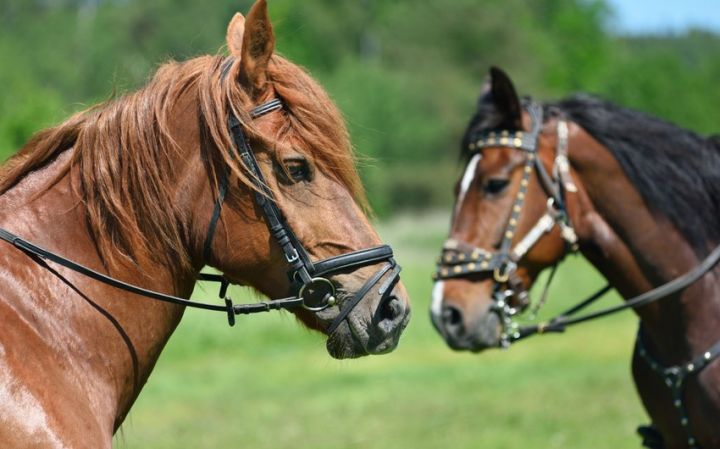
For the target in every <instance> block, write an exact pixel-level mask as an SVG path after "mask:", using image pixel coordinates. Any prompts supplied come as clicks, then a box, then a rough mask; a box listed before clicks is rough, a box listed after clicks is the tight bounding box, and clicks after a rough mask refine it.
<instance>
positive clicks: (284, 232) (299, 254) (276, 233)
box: [0, 99, 400, 334]
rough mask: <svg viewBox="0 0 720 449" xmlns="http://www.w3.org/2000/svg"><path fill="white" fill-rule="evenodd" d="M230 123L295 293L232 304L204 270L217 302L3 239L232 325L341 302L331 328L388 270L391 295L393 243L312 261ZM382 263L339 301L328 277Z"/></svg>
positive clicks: (395, 276) (1, 235)
mask: <svg viewBox="0 0 720 449" xmlns="http://www.w3.org/2000/svg"><path fill="white" fill-rule="evenodd" d="M282 107H283V104H282V102H281V101H280V100H278V99H274V100H271V101H269V102H267V103H264V104H262V105H260V106H258V107H256V108H254V109H252V110H251V111H250V117H251V118H253V119H255V118H258V117H261V116H263V115H265V114H269V113H271V112H274V111H277V110H280V109H282ZM228 129H229V131H230V133H231V135H232V138H233V142H234V144H235V148H234V154H236V155H237V156H239V158H240V160H242V163H243V165H244V168H245V169H246V170H248V171H249V173H250V175H251V176H250V178H251V179H252V182H253V187H254V188H255V193H254V199H255V202H256V203H257V204H258V205H259V206H260V208H261V209H262V211H263V215H264V216H265V220H266V222H267V226H268V229H269V230H270V233H271V234H272V235H273V237H274V238H275V240H276V241H277V242H278V244H279V245H280V248H281V249H282V252H283V254H284V256H285V260H286V261H287V263H288V264H289V265H290V270H289V271H288V276H289V278H290V281H291V290H292V291H293V292H294V296H291V297H287V298H281V299H276V300H272V301H266V302H258V303H253V304H234V303H233V301H232V299H231V298H230V297H229V296H228V295H227V290H228V286H229V285H230V281H229V280H228V279H227V278H225V277H224V276H222V275H219V274H211V273H200V275H199V277H198V280H199V281H206V282H218V283H220V293H219V296H220V298H221V299H222V300H223V301H224V303H225V304H224V305H218V304H210V303H205V302H196V301H190V300H188V299H185V298H180V297H177V296H172V295H167V294H164V293H160V292H156V291H153V290H148V289H145V288H142V287H138V286H136V285H133V284H129V283H126V282H123V281H120V280H118V279H116V278H113V277H111V276H108V275H106V274H103V273H100V272H98V271H95V270H92V269H90V268H88V267H85V266H83V265H81V264H78V263H77V262H74V261H72V260H70V259H67V258H65V257H63V256H61V255H59V254H56V253H54V252H52V251H48V250H46V249H44V248H41V247H39V246H37V245H35V244H33V243H31V242H29V241H27V240H25V239H23V238H21V237H19V236H17V235H15V234H13V233H11V232H9V231H7V230H5V229H2V228H0V240H4V241H6V242H8V243H10V244H12V245H13V246H15V247H16V248H18V249H19V250H21V251H23V252H25V253H26V254H28V255H30V256H31V257H32V258H33V259H34V260H35V261H36V262H38V263H43V264H44V263H45V261H51V262H54V263H56V264H58V265H61V266H64V267H66V268H69V269H70V270H73V271H75V272H77V273H80V274H82V275H84V276H87V277H89V278H92V279H94V280H96V281H99V282H102V283H104V284H107V285H110V286H112V287H115V288H118V289H120V290H124V291H127V292H130V293H133V294H136V295H140V296H143V297H146V298H149V299H155V300H159V301H164V302H169V303H173V304H178V305H182V306H186V307H194V308H199V309H205V310H212V311H222V312H225V313H226V314H227V319H228V324H229V325H230V326H233V325H235V316H236V315H241V314H252V313H259V312H267V311H270V310H280V309H297V308H304V309H306V310H309V311H312V312H318V311H321V310H325V309H327V308H329V307H333V306H336V305H337V306H338V307H339V311H338V314H337V315H336V316H335V318H334V320H333V322H332V323H331V324H330V326H329V327H328V329H327V330H326V332H327V333H328V334H330V333H332V332H333V331H335V329H337V327H338V326H340V324H341V323H342V322H343V320H344V319H345V318H346V317H347V315H348V314H349V313H350V312H351V311H352V310H353V309H354V308H355V306H357V304H358V303H359V302H360V300H362V298H363V297H364V296H365V295H366V294H367V293H368V292H369V291H370V289H371V288H373V287H374V286H375V285H377V284H378V283H379V282H380V281H381V280H382V278H383V277H386V275H387V279H386V280H385V282H384V283H383V284H382V285H381V286H380V287H379V290H378V292H379V294H380V295H381V296H383V297H384V296H386V295H388V294H389V293H390V292H391V291H392V289H393V287H394V286H395V284H396V283H397V282H398V281H399V279H400V266H399V265H398V264H397V263H396V262H395V259H394V258H393V251H392V248H390V246H388V245H380V246H376V247H372V248H367V249H362V250H359V251H353V252H349V253H345V254H341V255H339V256H335V257H330V258H328V259H324V260H320V261H315V262H313V261H312V260H311V259H310V256H309V254H308V252H307V251H306V250H305V248H304V247H303V245H302V244H301V243H300V241H299V240H298V238H297V237H296V236H295V234H294V233H293V231H292V228H291V227H290V226H289V225H288V223H287V221H286V220H285V218H284V217H283V215H282V212H281V211H280V208H279V207H278V205H277V202H276V201H275V199H274V196H273V194H272V191H271V190H270V188H269V187H268V185H267V183H266V182H265V178H264V177H263V175H262V172H261V171H260V168H259V166H258V163H257V160H256V159H255V155H254V154H253V151H252V149H251V148H250V144H249V142H248V140H247V138H246V136H245V133H244V132H243V127H242V123H241V122H240V121H239V120H238V119H237V117H235V116H234V115H231V116H230V117H229V118H228ZM229 174H230V170H229V167H226V169H225V170H224V171H223V172H221V176H220V180H219V191H218V198H217V201H216V203H215V207H214V210H213V214H212V217H211V219H210V224H209V226H208V234H207V238H206V239H205V245H204V256H205V260H206V261H207V260H208V258H209V256H210V254H211V247H212V241H213V238H214V235H215V230H216V228H217V224H218V221H219V219H220V214H221V213H222V207H223V203H224V200H225V196H226V195H227V191H228V186H229ZM378 263H383V266H382V267H381V268H380V269H379V270H378V271H377V272H376V273H375V274H374V275H373V276H371V277H370V278H369V279H368V280H367V281H366V282H365V284H364V285H363V286H362V288H360V290H358V291H357V292H356V293H355V294H354V296H352V297H350V298H347V299H346V300H344V301H342V303H341V304H338V299H337V297H336V289H335V284H334V283H333V282H332V281H331V280H330V279H328V276H330V275H332V274H337V273H341V272H347V271H349V270H355V269H358V268H361V267H365V266H369V265H375V264H378Z"/></svg>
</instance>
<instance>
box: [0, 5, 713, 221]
mask: <svg viewBox="0 0 720 449" xmlns="http://www.w3.org/2000/svg"><path fill="white" fill-rule="evenodd" d="M250 4H251V1H250V0H208V1H204V2H199V1H197V0H152V1H149V0H0V86H2V91H1V93H0V157H1V158H2V159H4V158H6V157H7V156H9V155H10V154H11V153H12V152H14V151H16V150H17V149H18V148H19V147H20V146H21V145H22V144H23V143H24V142H25V141H26V140H27V139H28V138H29V137H30V136H31V135H32V134H33V133H34V132H35V131H37V130H39V129H41V128H43V127H47V126H50V125H52V124H53V123H56V122H59V121H60V120H62V119H64V118H65V117H67V116H68V115H69V114H71V113H72V112H74V111H77V110H80V109H84V108H86V107H87V106H89V105H91V104H94V103H96V102H99V101H102V100H104V99H107V98H109V97H110V96H112V95H117V94H122V93H123V92H126V91H128V90H132V89H134V88H137V87H138V86H141V85H142V84H144V83H145V82H146V81H147V79H148V78H149V77H150V76H151V75H152V73H153V72H154V71H155V68H156V67H157V66H158V65H159V64H160V63H162V62H163V61H166V60H168V59H169V58H173V59H180V60H181V59H187V58H190V57H193V56H196V55H200V54H207V53H217V52H218V51H222V49H221V45H222V44H223V43H224V34H225V27H226V26H227V23H228V21H229V19H230V18H231V17H232V14H233V13H234V12H236V11H242V12H246V11H247V9H248V8H249V5H250ZM270 12H271V17H272V19H273V22H274V24H275V31H276V35H277V39H278V44H277V48H278V51H279V52H280V53H282V54H284V55H286V56H287V57H289V58H290V59H292V60H293V61H295V62H297V63H299V64H301V65H303V66H305V67H306V68H308V69H309V70H310V71H311V73H312V74H313V75H314V76H315V77H317V78H318V79H319V80H320V81H321V83H322V84H323V85H324V86H325V87H326V88H327V89H328V91H329V92H330V93H331V95H332V96H333V98H334V99H335V100H336V102H337V103H338V105H339V106H340V108H341V109H342V110H343V112H344V114H345V116H346V118H347V120H348V123H349V127H350V130H351V134H352V137H353V142H354V144H355V146H356V148H357V150H358V152H359V153H360V154H361V155H362V156H363V160H362V174H363V177H364V180H365V185H366V187H367V189H368V191H369V194H370V200H371V203H372V204H373V206H374V209H375V211H376V212H377V213H378V215H380V216H386V215H387V214H389V213H391V212H395V211H398V210H402V209H422V208H435V207H448V206H449V204H450V202H451V190H452V185H453V182H454V180H455V178H456V177H457V175H458V170H459V168H458V165H457V154H458V143H459V139H460V136H461V134H462V131H463V128H464V126H465V124H466V122H467V121H468V119H469V117H470V115H471V113H472V111H473V109H474V105H475V101H476V97H477V94H478V93H479V89H480V86H481V84H482V81H483V78H484V76H485V73H486V72H487V69H488V67H489V66H490V65H498V66H500V67H502V68H504V69H505V70H506V71H507V72H508V73H509V74H510V76H511V77H512V78H513V79H514V80H515V82H516V86H517V88H518V90H519V92H520V93H521V94H532V95H533V96H535V97H536V98H539V99H553V98H558V97H563V96H567V95H570V94H572V93H575V92H579V91H584V92H591V93H594V94H597V95H601V96H603V97H606V98H608V99H611V100H613V101H615V102H617V103H619V104H621V105H624V106H629V107H633V108H636V109H641V110H644V111H647V112H649V113H651V114H654V115H657V116H660V117H662V118H665V119H667V120H670V121H673V122H675V123H677V124H679V125H681V126H685V127H688V128H692V129H694V130H696V131H699V132H702V133H712V132H716V131H720V123H718V120H717V117H718V114H717V108H718V105H719V104H720V89H718V88H717V83H718V81H720V35H718V34H714V33H712V32H709V31H703V30H690V31H688V32H686V33H684V34H676V35H663V36H658V35H649V36H638V35H634V36H623V35H618V34H617V33H614V32H613V26H614V13H613V11H612V9H611V8H610V7H609V6H608V4H607V3H606V2H605V1H604V0H483V1H478V0H453V1H451V2H450V1H447V0H425V1H423V2H417V1H412V0H394V1H392V2H389V1H380V0H303V1H296V0H272V1H270Z"/></svg>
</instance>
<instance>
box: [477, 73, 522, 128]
mask: <svg viewBox="0 0 720 449" xmlns="http://www.w3.org/2000/svg"><path fill="white" fill-rule="evenodd" d="M478 109H481V110H487V109H492V110H493V112H494V113H495V114H493V115H496V116H497V121H499V123H497V124H496V126H497V127H502V128H507V129H521V128H522V108H521V106H520V98H518V95H517V92H516V91H515V86H513V83H512V81H511V80H510V77H509V76H507V74H506V73H505V72H503V71H502V70H500V69H499V68H497V67H491V68H490V74H489V75H488V77H487V78H486V79H485V83H484V85H483V89H482V92H481V93H480V98H479V100H478Z"/></svg>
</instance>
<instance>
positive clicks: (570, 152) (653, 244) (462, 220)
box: [431, 68, 720, 448]
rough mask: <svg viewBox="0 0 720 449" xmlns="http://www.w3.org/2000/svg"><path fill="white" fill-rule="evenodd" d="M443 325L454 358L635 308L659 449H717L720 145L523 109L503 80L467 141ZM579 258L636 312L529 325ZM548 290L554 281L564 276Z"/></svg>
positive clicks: (561, 106) (647, 435)
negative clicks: (542, 281) (545, 282)
mask: <svg viewBox="0 0 720 449" xmlns="http://www.w3.org/2000/svg"><path fill="white" fill-rule="evenodd" d="M462 156H463V158H464V161H465V162H466V164H467V165H466V168H465V172H464V174H463V175H462V178H461V179H460V181H459V182H458V184H457V186H456V202H455V207H454V211H453V217H452V224H451V228H450V238H449V240H447V241H446V243H445V245H444V247H443V252H442V255H441V260H440V261H439V262H438V271H437V272H436V274H435V284H434V290H433V300H432V305H431V317H432V321H433V323H434V325H435V327H436V329H437V330H438V332H439V333H440V334H441V335H442V337H443V338H444V339H445V341H446V343H447V344H448V345H449V346H450V347H451V348H453V349H456V350H469V351H475V352H478V351H482V350H484V349H487V348H492V347H498V346H508V345H509V344H511V343H513V342H514V341H517V340H519V339H522V338H524V337H527V336H529V335H532V334H539V333H547V332H549V331H562V330H563V329H564V328H565V327H567V325H570V324H577V323H579V322H583V321H586V320H588V319H591V318H595V317H599V316H604V315H607V314H609V313H612V312H615V311H619V310H624V309H627V308H634V309H635V311H636V313H637V316H638V317H639V321H640V328H639V331H638V336H637V339H636V343H635V350H634V355H633V359H632V374H633V377H634V380H635V385H636V388H637V391H638V393H639V395H640V398H641V400H642V402H643V404H644V407H645V409H646V410H647V412H648V414H649V416H650V418H651V420H652V425H651V426H649V427H641V428H640V429H639V432H640V433H641V436H642V437H643V439H644V441H643V443H644V444H645V445H646V446H647V447H652V448H700V447H702V448H713V447H720V427H719V426H718V425H717V423H718V421H719V420H720V363H718V362H717V361H716V358H717V357H718V355H720V343H718V340H719V339H720V327H719V325H720V277H719V275H720V271H719V270H718V269H717V268H716V267H717V263H718V258H719V257H720V250H719V249H717V248H716V247H715V245H717V244H718V243H720V142H718V140H717V139H715V138H704V137H702V136H699V135H698V134H696V133H693V132H691V131H687V130H683V129H681V128H679V127H677V126H675V125H673V124H670V123H667V122H665V121H662V120H659V119H657V118H654V117H650V116H648V115H646V114H644V113H641V112H637V111H634V110H630V109H626V108H623V107H619V106H617V105H615V104H612V103H610V102H608V101H605V100H602V99H599V98H596V97H592V96H589V95H576V96H574V97H570V98H568V99H564V100H562V101H559V102H555V103H547V104H542V105H541V104H538V103H535V102H533V101H531V100H530V99H524V100H521V99H520V98H519V97H518V95H517V93H516V90H515V87H514V85H513V83H512V81H511V80H510V78H509V77H508V76H507V75H506V74H505V73H504V72H503V71H502V70H500V69H497V68H492V69H491V70H490V76H489V78H488V80H487V82H486V84H485V85H484V88H483V90H482V93H481V95H480V98H479V100H478V104H477V111H476V112H475V114H474V116H473V117H472V119H471V121H470V124H469V126H468V128H467V131H466V133H465V136H464V138H463V142H462ZM575 250H578V251H579V252H580V253H581V254H582V255H584V256H585V257H586V258H587V259H588V260H589V261H590V262H591V263H592V264H593V265H594V266H595V267H596V268H597V269H598V270H599V271H600V272H601V273H602V274H603V276H604V277H605V278H606V279H607V280H608V283H609V285H610V286H612V287H614V288H615V289H617V291H618V292H619V293H620V294H621V296H623V297H624V298H625V300H626V302H624V303H623V304H621V305H619V306H614V307H611V308H609V309H605V310H602V311H600V312H597V313H595V312H594V313H590V314H587V315H585V316H582V317H574V315H576V314H577V313H578V312H579V311H580V310H581V309H582V308H584V307H586V306H587V305H588V304H590V303H592V302H593V301H594V300H595V299H597V297H599V296H600V295H601V294H602V293H604V292H605V291H607V290H608V288H604V289H601V291H600V292H598V294H596V295H593V297H591V298H589V299H588V300H587V301H584V302H582V303H580V304H579V305H578V306H576V307H573V308H572V309H570V310H568V311H567V312H565V313H564V314H562V315H560V316H558V317H556V318H554V319H552V320H549V321H547V322H544V323H540V324H538V325H535V326H525V327H521V326H519V325H518V324H517V322H516V321H515V319H514V317H515V316H516V315H518V314H520V313H521V312H522V311H524V310H526V309H528V308H529V306H530V305H532V306H533V309H536V308H538V307H540V306H541V305H542V303H543V302H544V299H545V298H544V297H545V294H544V293H545V292H546V291H547V290H545V292H544V293H543V297H542V298H540V299H539V300H538V301H536V303H535V304H532V301H531V300H530V298H529V296H528V290H529V289H530V287H531V286H532V285H533V283H534V281H535V280H536V278H537V276H538V274H539V273H540V272H541V271H543V270H545V269H546V268H549V267H556V266H557V263H558V262H559V261H561V260H562V258H563V257H564V256H565V255H566V254H568V253H569V252H571V251H575ZM552 270H553V271H551V274H550V279H552V273H553V272H554V268H552Z"/></svg>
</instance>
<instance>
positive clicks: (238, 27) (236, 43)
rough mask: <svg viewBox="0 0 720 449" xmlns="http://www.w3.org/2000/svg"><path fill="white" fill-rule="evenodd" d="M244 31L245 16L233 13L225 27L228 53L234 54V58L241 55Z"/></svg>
mask: <svg viewBox="0 0 720 449" xmlns="http://www.w3.org/2000/svg"><path fill="white" fill-rule="evenodd" d="M244 33H245V17H243V15H242V14H240V13H239V12H238V13H235V15H234V16H233V18H232V20H231V21H230V25H228V29H227V35H226V37H225V38H226V40H227V46H228V48H229V49H230V54H232V55H233V56H235V57H236V58H240V57H242V43H243V35H244Z"/></svg>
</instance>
